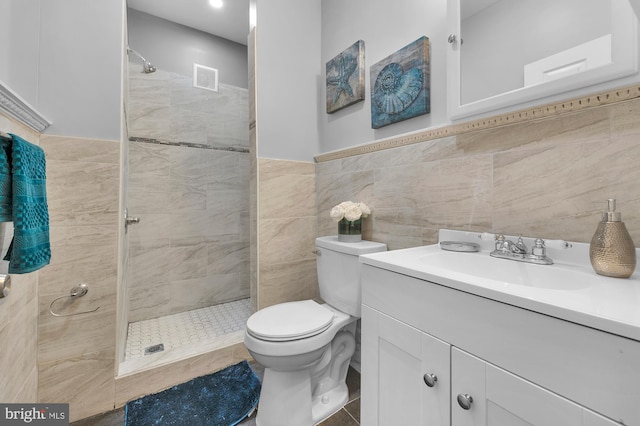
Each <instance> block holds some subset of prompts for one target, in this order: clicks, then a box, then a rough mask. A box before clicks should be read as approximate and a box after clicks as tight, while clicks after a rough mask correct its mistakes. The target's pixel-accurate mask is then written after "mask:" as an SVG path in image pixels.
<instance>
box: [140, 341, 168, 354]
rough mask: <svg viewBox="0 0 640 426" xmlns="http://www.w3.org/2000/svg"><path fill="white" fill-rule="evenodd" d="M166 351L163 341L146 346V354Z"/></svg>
mask: <svg viewBox="0 0 640 426" xmlns="http://www.w3.org/2000/svg"><path fill="white" fill-rule="evenodd" d="M162 351H164V345H163V344H162V343H158V344H157V345H151V346H149V347H146V348H144V354H145V355H152V354H155V353H156V352H162Z"/></svg>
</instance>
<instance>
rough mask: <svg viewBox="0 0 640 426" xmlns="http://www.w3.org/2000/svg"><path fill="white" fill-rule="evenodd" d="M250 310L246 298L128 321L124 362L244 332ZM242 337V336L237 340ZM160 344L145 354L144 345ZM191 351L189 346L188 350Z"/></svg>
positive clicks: (202, 344)
mask: <svg viewBox="0 0 640 426" xmlns="http://www.w3.org/2000/svg"><path fill="white" fill-rule="evenodd" d="M251 314H252V311H251V306H250V301H249V299H242V300H237V301H235V302H229V303H223V304H220V305H216V306H210V307H207V308H201V309H195V310H192V311H187V312H181V313H178V314H172V315H167V316H164V317H160V318H153V319H149V320H144V321H138V322H133V323H130V324H129V329H128V333H127V345H126V351H125V363H127V362H129V361H134V360H138V359H142V358H154V357H156V356H161V357H162V358H166V355H167V354H168V353H170V352H175V351H178V352H184V351H185V348H193V347H197V346H204V347H206V346H209V344H210V343H212V342H214V341H216V340H220V339H221V338H223V340H224V339H226V338H230V337H231V338H235V340H237V337H238V336H242V335H243V334H244V330H245V326H246V322H247V319H248V318H249V316H250V315H251ZM240 341H241V340H240ZM160 344H162V345H163V346H164V350H162V351H157V352H152V353H149V354H146V355H145V349H147V348H150V347H153V346H155V345H160ZM188 352H192V350H188Z"/></svg>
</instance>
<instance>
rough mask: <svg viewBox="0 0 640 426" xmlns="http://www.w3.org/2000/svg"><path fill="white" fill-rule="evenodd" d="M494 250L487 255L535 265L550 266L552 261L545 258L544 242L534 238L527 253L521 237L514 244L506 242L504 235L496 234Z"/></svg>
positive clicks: (509, 241)
mask: <svg viewBox="0 0 640 426" xmlns="http://www.w3.org/2000/svg"><path fill="white" fill-rule="evenodd" d="M495 239H496V246H495V250H494V251H492V252H491V253H489V254H490V255H491V256H493V257H498V258H500V259H509V260H517V261H520V262H529V263H537V264H540V265H552V264H553V260H551V259H549V258H548V257H547V249H546V248H545V245H544V240H542V239H541V238H536V239H535V241H534V243H533V244H534V246H533V247H532V248H531V253H528V251H527V246H526V245H525V244H524V241H523V240H522V237H521V236H520V237H518V241H516V242H515V243H514V242H513V241H511V240H507V239H506V238H505V237H504V235H502V234H497V235H496V237H495Z"/></svg>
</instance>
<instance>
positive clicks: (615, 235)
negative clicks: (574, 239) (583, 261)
mask: <svg viewBox="0 0 640 426" xmlns="http://www.w3.org/2000/svg"><path fill="white" fill-rule="evenodd" d="M607 204H608V208H607V211H606V212H604V213H603V214H602V221H601V222H600V223H598V228H597V229H596V233H595V234H593V238H592V239H591V245H590V246H589V258H590V260H591V266H593V269H594V270H595V271H596V273H597V274H600V275H605V276H607V277H614V278H629V277H630V276H631V274H633V271H634V270H635V269H636V247H635V245H634V244H633V240H632V239H631V235H629V232H628V231H627V227H626V226H625V225H624V222H622V215H621V214H620V212H617V211H615V210H616V200H615V199H609V200H607Z"/></svg>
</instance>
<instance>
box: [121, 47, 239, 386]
mask: <svg viewBox="0 0 640 426" xmlns="http://www.w3.org/2000/svg"><path fill="white" fill-rule="evenodd" d="M133 52H134V53H135V56H132V55H131V52H130V55H129V72H128V81H127V84H128V102H127V107H126V108H127V109H128V110H127V113H126V116H127V117H128V122H127V126H126V127H127V128H128V135H127V139H128V151H127V152H126V153H125V156H127V157H128V158H127V159H126V161H124V167H125V168H126V169H127V170H125V171H124V173H123V181H124V182H125V185H126V192H127V198H128V200H127V201H126V203H127V205H126V208H127V210H126V213H125V216H126V217H125V218H124V222H125V223H126V224H127V226H126V235H125V236H124V239H123V240H124V241H125V242H128V243H127V247H121V249H122V250H123V252H124V253H125V257H126V258H125V259H126V260H124V261H123V262H124V264H123V270H124V271H125V272H124V273H123V274H122V277H121V279H122V280H123V281H124V282H126V284H125V289H126V291H125V292H124V294H125V295H126V296H125V297H124V299H125V300H123V301H121V303H123V305H124V308H123V311H122V312H121V314H120V316H121V321H123V322H126V323H127V324H128V332H127V337H126V341H125V339H124V338H123V337H121V339H120V342H121V343H120V346H121V351H120V352H121V353H120V368H119V374H128V373H131V372H135V371H139V370H141V369H146V368H149V367H153V366H155V365H159V364H166V363H168V362H171V361H173V360H178V359H182V358H184V357H186V356H190V355H194V354H198V353H202V352H206V351H212V350H215V349H217V348H221V347H224V346H227V345H230V344H234V343H238V342H241V341H242V337H243V335H244V325H245V322H246V319H247V318H248V317H249V315H250V314H251V304H250V302H249V296H250V294H249V293H250V291H249V238H250V236H249V178H250V173H249V126H248V108H249V107H248V93H247V89H244V88H239V87H235V86H231V85H226V84H219V85H218V90H217V91H211V90H204V89H201V88H197V87H194V84H193V79H192V76H185V75H180V74H177V73H175V72H169V71H165V70H163V69H161V68H160V67H158V68H156V67H155V66H153V65H151V63H150V62H149V61H147V60H146V59H144V58H143V57H142V56H141V55H140V54H138V53H137V52H135V51H133ZM138 59H140V60H141V61H142V64H141V63H140V60H138ZM122 329H123V327H121V330H122Z"/></svg>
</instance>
